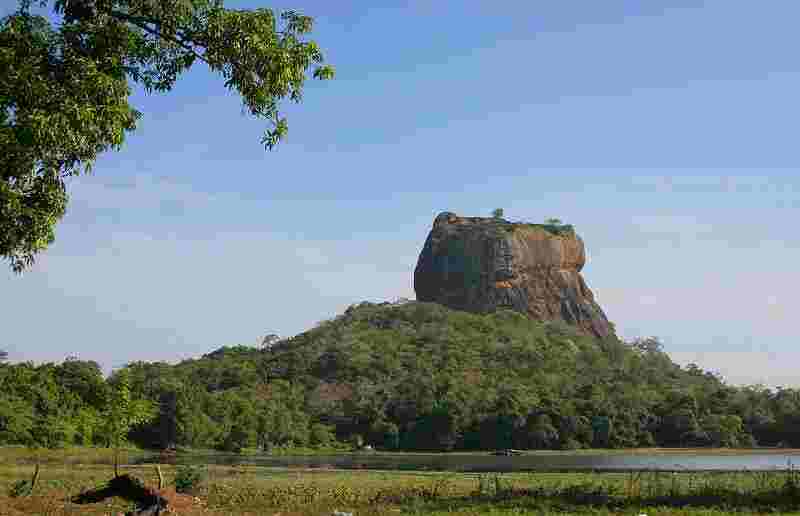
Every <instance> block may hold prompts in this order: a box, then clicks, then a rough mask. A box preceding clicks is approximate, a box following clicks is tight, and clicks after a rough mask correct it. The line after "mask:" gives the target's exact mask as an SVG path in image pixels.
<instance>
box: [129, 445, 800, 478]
mask: <svg viewBox="0 0 800 516" xmlns="http://www.w3.org/2000/svg"><path fill="white" fill-rule="evenodd" d="M174 460H175V462H176V463H177V464H193V465H200V464H203V465H205V464H217V465H236V464H248V465H257V466H265V467H275V468H325V469H344V470H348V469H372V470H401V471H463V472H476V473H477V472H512V471H587V470H594V471H644V470H648V471H650V470H658V471H745V470H746V471H775V470H785V469H787V468H789V467H793V468H798V467H800V450H792V451H788V452H785V453H784V452H780V453H778V452H763V453H759V452H752V451H743V452H741V453H737V452H725V453H720V454H703V453H702V452H695V453H654V454H645V453H631V454H625V453H605V454H603V453H597V454H590V453H578V454H576V453H569V452H565V453H563V454H560V453H548V454H531V455H521V456H511V457H502V456H500V457H498V456H494V455H491V454H489V453H487V454H486V455H475V454H472V455H465V454H382V453H349V454H339V455H315V456H272V455H249V456H248V455H236V454H224V453H213V454H207V455H205V454H187V455H181V454H179V455H178V456H177V457H175V459H174ZM159 461H162V462H163V459H159V458H158V456H155V457H149V458H145V459H143V461H142V462H159Z"/></svg>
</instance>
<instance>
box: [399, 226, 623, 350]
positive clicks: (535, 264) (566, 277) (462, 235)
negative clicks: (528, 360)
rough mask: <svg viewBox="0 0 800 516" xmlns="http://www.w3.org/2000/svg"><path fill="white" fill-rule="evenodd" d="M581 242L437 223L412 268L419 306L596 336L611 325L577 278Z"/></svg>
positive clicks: (565, 232) (569, 234)
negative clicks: (554, 323) (499, 314)
mask: <svg viewBox="0 0 800 516" xmlns="http://www.w3.org/2000/svg"><path fill="white" fill-rule="evenodd" d="M585 263H586V253H585V250H584V246H583V241H582V240H581V239H580V237H578V235H576V234H575V232H574V231H573V230H572V229H571V227H569V226H566V227H563V226H562V227H558V226H547V225H535V224H515V223H510V222H507V221H505V220H502V219H496V218H480V217H459V216H457V215H455V214H453V213H449V212H444V213H441V214H439V216H437V217H436V219H435V220H434V223H433V228H432V229H431V232H430V233H429V234H428V238H427V240H426V241H425V246H424V247H423V249H422V252H421V253H420V256H419V261H418V262H417V267H416V269H415V270H414V290H415V291H416V294H417V299H418V300H419V301H427V302H434V303H439V304H442V305H445V306H447V307H450V308H454V309H457V310H465V311H468V312H477V313H487V312H492V311H494V310H496V309H498V308H509V309H512V310H516V311H518V312H522V313H526V314H528V315H529V316H530V317H532V318H534V319H537V320H542V321H549V320H562V321H564V322H566V323H568V324H571V325H575V326H577V327H579V328H581V329H582V330H583V331H585V332H586V333H589V334H592V335H595V336H597V337H605V336H608V335H612V334H613V332H614V330H613V325H611V324H610V323H609V321H608V319H607V318H606V316H605V314H604V313H603V310H602V309H601V308H600V306H599V305H598V304H597V303H596V302H595V300H594V296H593V295H592V292H591V291H590V290H589V287H588V286H587V285H586V282H585V281H584V280H583V277H581V275H580V271H581V269H582V268H583V266H584V264H585Z"/></svg>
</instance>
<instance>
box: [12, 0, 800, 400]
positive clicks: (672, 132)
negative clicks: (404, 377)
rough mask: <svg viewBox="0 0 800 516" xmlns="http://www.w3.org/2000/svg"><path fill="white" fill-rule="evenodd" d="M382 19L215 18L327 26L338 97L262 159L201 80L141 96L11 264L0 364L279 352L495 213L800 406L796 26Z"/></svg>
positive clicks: (418, 11)
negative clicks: (29, 258) (543, 229)
mask: <svg viewBox="0 0 800 516" xmlns="http://www.w3.org/2000/svg"><path fill="white" fill-rule="evenodd" d="M9 4H11V2H9ZM384 5H385V6H384V7H378V8H376V7H372V6H369V5H368V3H366V2H345V3H338V2H305V3H303V2H298V3H293V4H285V5H283V4H265V3H262V2H260V1H259V0H240V1H237V2H226V6H228V7H234V8H256V7H271V8H278V9H281V8H294V9H298V10H301V11H302V12H304V13H305V14H309V15H311V16H314V17H315V18H316V27H315V31H314V39H316V40H317V41H318V42H319V43H320V45H321V46H322V47H323V49H325V51H326V57H327V58H328V60H329V61H330V62H331V63H332V64H334V65H335V66H336V69H337V78H336V79H335V80H334V81H329V82H309V83H308V85H307V88H306V92H305V99H304V101H303V103H302V104H301V105H298V106H294V105H287V106H286V109H285V111H286V112H287V113H288V115H289V137H288V139H287V140H286V141H285V142H284V143H282V144H281V145H280V147H279V149H278V150H277V151H275V152H271V153H268V152H265V151H264V149H263V147H262V146H261V145H260V144H259V138H260V135H261V133H262V131H263V129H264V127H265V125H264V123H263V122H261V121H259V120H256V119H253V118H251V117H249V116H248V115H243V114H242V108H241V101H240V99H239V98H238V96H237V94H236V93H234V92H230V91H227V90H226V89H225V88H224V86H223V82H224V81H223V80H222V79H221V78H219V77H217V76H215V75H214V74H212V73H211V72H209V71H208V70H207V69H206V68H204V66H203V65H202V63H200V64H198V65H196V66H195V67H194V68H193V69H192V70H191V71H190V72H188V73H187V74H185V75H184V76H183V77H182V78H181V79H180V80H179V81H178V83H177V84H176V87H175V88H174V90H173V91H172V92H171V93H169V94H155V95H150V96H148V95H146V94H145V93H144V92H143V91H139V90H137V91H135V93H134V94H133V95H132V97H131V102H132V104H133V105H134V106H135V107H137V109H139V110H140V111H142V112H144V113H145V116H144V118H143V119H142V120H141V121H140V124H139V128H138V129H137V131H136V132H135V133H133V134H130V135H129V136H128V139H127V141H126V143H125V145H124V147H123V149H122V151H120V152H117V153H110V154H106V155H103V156H101V157H100V159H99V160H98V161H97V163H96V166H95V173H94V175H93V176H89V177H80V178H76V179H73V180H72V181H70V184H69V189H70V191H71V194H72V199H71V203H70V205H69V208H68V213H67V216H66V217H65V218H64V220H63V221H62V223H61V224H60V225H59V227H58V233H57V241H56V243H55V244H54V245H53V246H52V247H51V249H50V250H48V251H47V252H46V253H45V254H44V255H43V256H42V257H41V258H40V260H39V263H38V264H37V265H36V266H35V268H34V269H33V270H32V271H30V272H29V273H26V274H25V275H24V276H22V277H18V276H14V275H12V273H11V272H9V271H8V270H1V271H0V301H2V303H3V304H4V306H5V307H6V308H5V309H4V310H3V311H2V314H0V323H2V328H3V331H2V337H3V339H2V343H1V345H0V348H6V349H8V351H9V353H10V355H11V358H13V359H15V360H34V361H43V360H48V361H58V360H62V359H63V358H65V357H66V356H68V355H77V356H79V357H80V358H84V359H93V360H97V361H98V362H100V363H101V364H102V365H103V366H104V367H105V368H106V369H107V370H108V369H110V368H112V367H116V366H119V365H122V364H124V363H125V362H128V361H132V360H148V361H153V360H166V361H171V362H172V361H177V360H180V359H183V358H188V357H195V356H199V355H201V354H203V353H206V352H209V351H211V350H213V349H215V348H217V347H219V346H221V345H228V344H254V343H255V342H256V341H257V338H258V336H259V335H264V334H266V333H278V334H280V335H282V336H289V335H293V334H296V333H299V332H301V331H303V330H305V329H308V328H310V327H312V326H313V325H314V324H316V323H317V322H319V321H321V320H324V319H328V318H331V317H334V316H335V315H337V314H338V313H341V312H342V311H343V310H344V309H345V308H346V307H347V306H348V305H349V304H351V303H356V302H360V301H362V300H371V301H382V300H392V299H395V298H397V297H409V298H413V297H414V293H413V288H412V276H413V269H414V266H415V264H416V260H417V256H418V254H419V251H420V249H421V247H422V244H423V242H424V240H425V237H426V235H427V232H428V230H429V229H430V225H431V223H432V221H433V218H434V217H435V216H436V214H437V213H439V212H441V211H445V210H447V211H454V212H456V213H459V214H463V215H488V214H489V212H490V211H491V210H492V209H494V208H497V207H502V208H504V209H505V213H506V216H507V217H508V218H510V219H512V220H530V221H541V220H543V219H544V218H546V217H558V218H561V219H562V220H564V221H565V222H568V223H572V224H574V225H575V226H576V229H577V230H578V232H579V233H580V235H581V236H582V238H583V239H584V241H585V243H586V246H587V250H588V257H589V261H588V263H587V266H586V268H585V269H584V277H585V278H586V280H587V282H588V284H589V286H590V287H591V288H592V290H593V291H594V293H595V295H596V297H597V299H598V301H599V302H600V304H601V306H603V308H604V309H605V311H606V313H607V315H608V316H609V318H610V319H611V320H612V321H613V322H614V323H615V324H616V326H617V329H618V332H619V333H620V335H621V336H622V337H624V338H627V339H630V338H633V337H637V336H651V335H654V336H658V337H659V338H661V339H662V341H663V342H664V343H665V347H666V350H667V351H668V352H669V353H670V354H671V355H672V356H673V357H674V358H675V360H677V361H678V362H680V363H688V362H689V361H694V362H697V363H698V364H699V365H701V366H702V367H705V368H709V369H712V370H715V371H718V372H720V373H721V374H722V375H723V376H724V377H725V378H727V379H728V380H729V381H731V382H732V383H757V382H761V383H764V384H766V385H770V386H777V385H784V386H790V385H793V386H800V376H798V375H797V374H796V371H795V370H794V369H793V368H792V364H793V363H795V364H796V363H798V362H800V349H798V347H797V344H798V330H797V326H796V324H793V322H794V321H793V320H792V319H793V318H792V315H791V314H792V313H795V312H797V310H798V309H800V302H798V301H797V296H796V295H795V292H796V290H797V288H796V287H797V286H798V272H797V264H798V263H800V236H798V233H797V230H796V220H797V218H798V217H797V214H798V213H799V210H800V179H798V175H797V168H798V166H800V146H798V145H797V144H796V141H797V139H798V136H800V127H799V126H798V125H799V124H798V120H800V117H799V116H798V115H800V98H798V95H797V93H798V92H799V91H800V61H799V60H798V59H797V57H796V49H797V48H799V47H800V33H798V32H797V31H796V20H797V19H798V16H799V15H800V5H798V4H797V3H796V2H792V1H780V0H775V1H772V2H769V3H766V4H765V3H760V4H756V3H753V2H745V1H738V0H712V1H706V2H701V1H689V0H686V1H674V2H659V1H655V0H653V1H647V2H641V1H638V2H632V1H620V0H604V1H603V2H596V1H593V0H592V1H590V0H586V1H577V0H574V1H568V0H559V1H558V2H556V1H552V2H505V3H497V2H477V1H476V2H421V1H420V2H411V3H410V4H408V3H393V4H389V3H387V4H384ZM767 6H768V7H767ZM10 10H11V7H9V8H4V10H2V11H0V14H6V13H7V12H9V11H10Z"/></svg>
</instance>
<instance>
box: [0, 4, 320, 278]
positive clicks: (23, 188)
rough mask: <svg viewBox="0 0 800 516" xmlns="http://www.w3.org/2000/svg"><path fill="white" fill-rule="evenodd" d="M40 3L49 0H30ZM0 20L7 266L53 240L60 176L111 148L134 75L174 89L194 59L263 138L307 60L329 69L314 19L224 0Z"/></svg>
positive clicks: (127, 122) (298, 92)
mask: <svg viewBox="0 0 800 516" xmlns="http://www.w3.org/2000/svg"><path fill="white" fill-rule="evenodd" d="M36 3H38V4H39V5H40V6H42V7H46V6H47V5H48V4H49V3H50V2H49V1H48V0H38V1H37V2H36ZM30 7H31V0H20V6H19V9H18V10H17V11H16V12H15V13H13V14H12V15H10V16H7V17H5V18H3V19H2V20H1V21H0V149H1V150H2V152H1V153H0V171H2V172H0V174H2V175H1V176H0V256H2V257H4V258H5V259H7V260H9V261H10V263H11V267H12V269H13V270H14V271H17V272H21V271H23V270H24V269H26V268H27V267H29V266H30V265H32V264H33V262H34V259H35V256H36V254H37V253H39V252H41V251H42V250H44V249H45V248H47V246H48V245H49V244H51V243H52V242H53V241H54V239H55V233H54V229H55V225H56V223H57V222H58V221H59V220H60V219H61V218H62V217H63V215H64V213H65V210H66V206H67V200H68V199H67V193H66V189H65V184H64V179H65V178H66V177H67V176H71V175H76V174H79V173H80V171H81V169H83V171H85V172H89V171H91V167H92V164H93V162H94V161H95V159H96V157H97V155H98V154H99V153H101V152H104V151H107V150H110V149H113V150H119V149H120V147H121V145H122V143H123V142H124V139H125V134H126V133H127V132H130V131H133V130H134V129H135V128H136V121H137V120H138V119H139V118H140V117H141V113H140V112H139V111H137V110H136V109H134V108H133V107H132V106H131V105H130V104H129V103H128V97H129V95H130V94H131V85H130V83H131V82H132V83H135V84H139V85H141V86H143V87H144V88H145V90H146V91H147V92H153V91H156V92H166V91H169V90H171V89H172V87H173V86H174V84H175V81H176V80H177V78H178V77H179V76H180V74H181V73H183V72H185V71H186V70H188V69H189V68H190V67H191V66H192V65H193V64H194V63H195V61H198V60H199V61H202V62H204V63H206V65H208V67H209V68H210V69H211V70H213V71H214V72H217V73H218V74H219V75H221V76H222V77H223V79H224V80H225V86H226V87H227V88H229V89H235V90H236V91H237V92H238V93H239V94H240V95H241V97H242V100H243V102H244V105H245V107H246V108H247V109H248V110H249V112H250V113H251V114H252V115H254V116H256V117H259V118H262V119H264V120H266V121H267V122H268V123H269V127H268V129H267V130H266V131H265V133H264V135H263V137H262V139H261V142H262V144H264V145H265V147H266V148H268V149H272V148H274V147H275V146H276V145H277V143H278V142H279V141H280V140H281V139H282V138H283V137H284V136H285V135H286V133H287V130H288V125H287V121H286V118H285V117H282V116H280V114H279V111H278V108H279V104H280V102H281V100H283V99H289V100H291V101H294V102H299V101H300V100H301V99H302V92H303V84H304V81H305V79H306V73H307V71H309V70H311V74H312V76H313V77H315V78H318V79H329V78H332V77H333V69H332V68H331V67H330V66H329V65H325V64H324V59H323V55H322V52H321V50H320V48H319V46H318V45H317V43H315V42H314V41H311V40H306V39H304V38H305V36H307V35H308V34H309V33H310V32H311V30H312V26H313V23H312V19H311V18H310V17H308V16H304V15H301V14H300V13H298V12H296V11H286V12H283V13H281V14H276V13H275V12H273V11H272V10H270V9H256V10H252V11H242V10H231V9H225V8H224V7H223V6H222V2H221V1H220V0H55V1H54V4H53V7H54V9H55V12H56V13H57V14H59V15H61V16H62V23H61V24H60V25H59V26H58V27H54V26H53V24H52V23H51V22H50V21H48V20H47V19H46V18H44V17H43V16H38V15H33V14H31V11H30Z"/></svg>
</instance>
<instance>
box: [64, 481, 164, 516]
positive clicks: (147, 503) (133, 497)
mask: <svg viewBox="0 0 800 516" xmlns="http://www.w3.org/2000/svg"><path fill="white" fill-rule="evenodd" d="M115 496H116V497H119V498H122V499H124V500H128V501H130V502H134V503H135V504H136V506H137V508H138V509H137V510H136V511H134V512H131V513H128V514H131V515H142V516H144V515H146V514H152V515H156V514H160V513H161V511H163V510H164V509H166V507H167V501H166V500H164V499H163V498H162V497H161V496H159V495H158V493H156V492H155V491H154V490H153V489H150V488H148V487H145V485H144V483H143V482H142V481H141V480H139V479H137V478H134V477H132V476H130V475H120V476H118V477H114V478H112V479H111V480H109V481H108V483H107V484H106V485H105V486H104V487H99V488H97V489H92V490H90V491H84V492H83V493H81V494H79V495H76V496H74V497H72V503H76V504H89V503H99V502H102V501H104V500H106V499H108V498H112V497H115Z"/></svg>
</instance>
